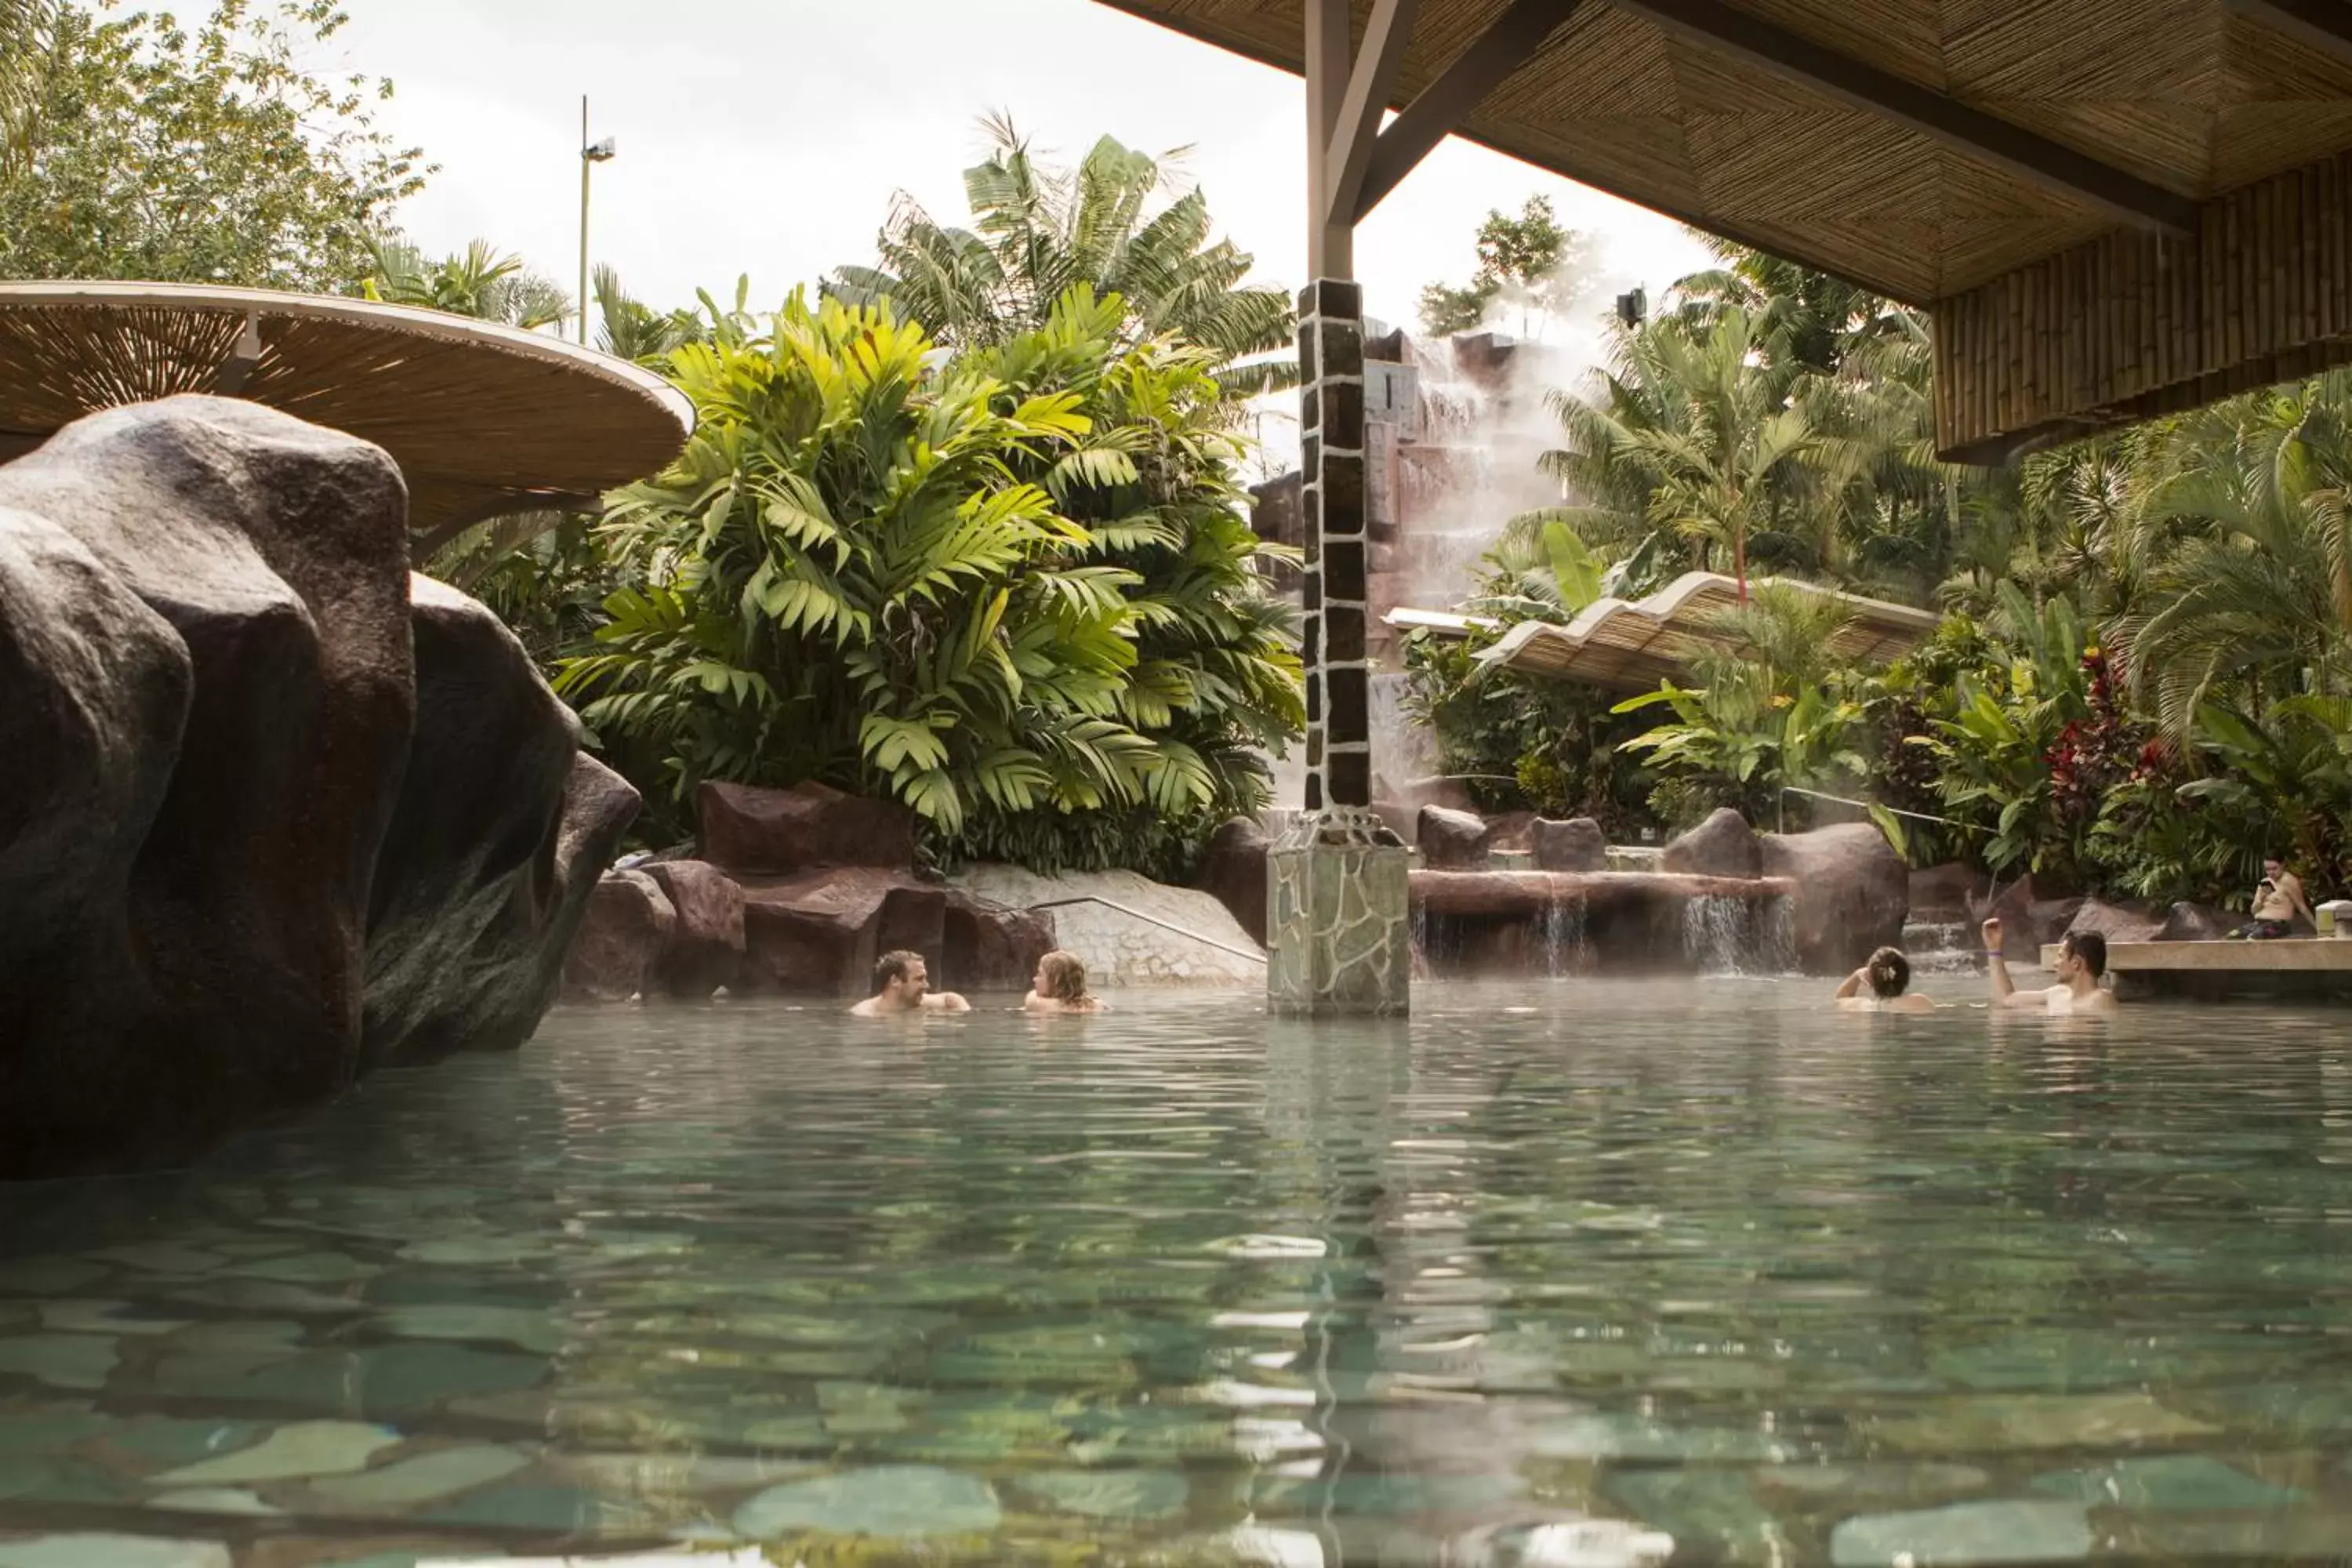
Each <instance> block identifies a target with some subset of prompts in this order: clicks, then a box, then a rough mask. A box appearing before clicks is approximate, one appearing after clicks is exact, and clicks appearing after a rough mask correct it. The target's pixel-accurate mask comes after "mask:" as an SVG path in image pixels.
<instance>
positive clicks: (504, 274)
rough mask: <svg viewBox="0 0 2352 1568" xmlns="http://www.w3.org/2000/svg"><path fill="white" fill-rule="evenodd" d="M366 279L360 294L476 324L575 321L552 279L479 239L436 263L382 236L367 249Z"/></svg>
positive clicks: (530, 325)
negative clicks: (529, 269) (421, 308)
mask: <svg viewBox="0 0 2352 1568" xmlns="http://www.w3.org/2000/svg"><path fill="white" fill-rule="evenodd" d="M368 254H369V266H368V273H367V276H366V277H364V278H362V279H360V284H359V292H360V293H361V294H362V295H363V296H365V297H366V298H368V299H370V300H383V302H385V303H386V304H392V305H415V306H421V307H423V308H425V309H426V310H446V311H447V312H449V313H450V314H451V315H456V316H470V317H472V318H473V319H474V320H476V321H496V322H499V324H501V325H503V326H509V327H520V328H522V329H523V330H525V331H538V330H539V329H541V328H542V327H551V326H556V325H558V324H560V323H562V322H563V321H567V320H569V319H570V318H571V315H572V297H571V296H570V295H569V294H566V293H565V292H564V291H563V289H562V286H561V285H559V284H557V283H556V282H555V281H554V280H552V279H548V278H544V277H541V275H540V274H538V273H536V272H530V271H526V270H525V269H524V268H523V264H522V258H520V257H519V256H501V255H500V254H499V252H498V250H497V248H496V247H493V246H492V245H491V244H490V242H489V241H488V240H486V239H477V240H474V241H472V242H471V243H469V244H468V245H467V247H466V248H465V249H464V250H462V251H459V252H457V254H456V255H454V256H447V257H444V258H441V259H440V260H438V261H436V260H433V259H431V258H428V257H426V256H425V253H424V252H423V251H421V250H419V249H418V248H417V247H415V246H413V245H411V244H409V243H408V242H407V241H405V240H401V239H388V238H382V237H379V238H377V239H375V240H373V241H372V242H371V243H370V245H369V247H368Z"/></svg>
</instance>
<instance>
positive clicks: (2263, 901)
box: [2230, 855, 2319, 942]
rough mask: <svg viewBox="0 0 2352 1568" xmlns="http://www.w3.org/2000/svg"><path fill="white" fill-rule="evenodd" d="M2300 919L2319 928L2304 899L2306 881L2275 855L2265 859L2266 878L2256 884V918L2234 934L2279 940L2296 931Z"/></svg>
mask: <svg viewBox="0 0 2352 1568" xmlns="http://www.w3.org/2000/svg"><path fill="white" fill-rule="evenodd" d="M2295 921H2305V923H2307V924H2309V925H2311V926H2313V927H2317V925H2318V924H2319V921H2318V920H2317V918H2316V917H2315V916H2314V915H2313V914H2312V912H2311V905H2310V904H2308V903H2306V902H2305V900H2304V897H2303V883H2302V881H2301V880H2300V879H2298V878H2297V877H2296V876H2295V874H2294V872H2292V871H2290V870H2288V869H2287V868H2286V862H2285V861H2284V860H2281V859H2280V858H2278V857H2276V856H2275V855H2273V856H2271V857H2270V858H2266V859H2265V860H2263V879H2262V880H2261V881H2260V882H2257V883H2256V884H2254V918H2253V921H2252V924H2249V925H2242V926H2240V927H2239V928H2238V929H2237V930H2236V931H2231V933H2230V934H2231V936H2232V937H2242V938H2244V939H2246V940H2247V941H2249V942H2275V941H2277V940H2278V939H2279V938H2281V937H2284V936H2293V935H2294V922H2295Z"/></svg>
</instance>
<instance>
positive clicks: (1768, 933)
mask: <svg viewBox="0 0 2352 1568" xmlns="http://www.w3.org/2000/svg"><path fill="white" fill-rule="evenodd" d="M1791 906H1792V900H1789V899H1787V898H1769V899H1736V898H1726V897H1723V896H1721V895H1717V894H1708V895H1706V896H1705V897H1702V898H1696V899H1693V900H1691V901H1690V902H1688V903H1687V904H1685V905H1684V906H1683V952H1684V954H1685V956H1686V957H1687V958H1688V959H1689V960H1690V963H1691V967H1692V968H1693V969H1694V970H1696V972H1697V973H1701V974H1787V973H1790V971H1792V970H1794V969H1795V968H1796V967H1797V928H1796V915H1795V910H1794V909H1793V908H1792V907H1791Z"/></svg>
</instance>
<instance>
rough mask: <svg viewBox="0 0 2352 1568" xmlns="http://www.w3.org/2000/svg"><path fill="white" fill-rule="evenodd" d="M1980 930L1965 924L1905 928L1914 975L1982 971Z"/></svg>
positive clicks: (1921, 924) (1929, 923)
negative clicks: (1980, 969) (1977, 969)
mask: <svg viewBox="0 0 2352 1568" xmlns="http://www.w3.org/2000/svg"><path fill="white" fill-rule="evenodd" d="M1979 946H1980V943H1979V940H1978V937H1977V928H1976V927H1975V926H1973V925H1970V924H1969V922H1968V921H1909V922H1908V923H1906V925H1905V926H1904V928H1903V952H1904V953H1905V955H1906V956H1907V957H1908V958H1909V959H1910V960H1911V972H1912V973H1915V974H1958V973H1966V972H1968V971H1969V970H1972V969H1976V968H1978V967H1979V966H1980V965H1981V963H1982V962H1983V960H1982V958H1981V956H1980V955H1979Z"/></svg>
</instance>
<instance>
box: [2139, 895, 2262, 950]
mask: <svg viewBox="0 0 2352 1568" xmlns="http://www.w3.org/2000/svg"><path fill="white" fill-rule="evenodd" d="M2242 923H2243V922H2242V921H2240V920H2239V918H2238V917H2237V916H2235V915H2233V914H2231V913H2230V911H2229V910H2222V909H2216V908H2215V907H2214V906H2212V905H2211V904H2197V903H2190V902H2188V901H2187V900H2183V901H2182V902H2180V903H2177V904H2175V905H2173V906H2172V908H2171V909H2170V910H2167V911H2166V913H2165V918H2164V929H2163V930H2161V931H2158V932H2157V934H2156V940H2157V941H2158V942H2220V941H2221V939H2222V938H2224V937H2226V936H2228V935H2229V934H2230V933H2231V931H2235V930H2236V929H2237V928H2238V927H2239V926H2240V925H2241V924H2242Z"/></svg>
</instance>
